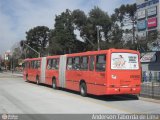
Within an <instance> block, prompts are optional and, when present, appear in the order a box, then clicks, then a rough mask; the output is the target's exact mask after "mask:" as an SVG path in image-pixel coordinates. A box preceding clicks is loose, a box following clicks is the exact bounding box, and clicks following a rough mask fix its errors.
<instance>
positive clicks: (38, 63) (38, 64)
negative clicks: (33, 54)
mask: <svg viewBox="0 0 160 120" xmlns="http://www.w3.org/2000/svg"><path fill="white" fill-rule="evenodd" d="M37 68H40V61H39V60H38V61H37Z"/></svg>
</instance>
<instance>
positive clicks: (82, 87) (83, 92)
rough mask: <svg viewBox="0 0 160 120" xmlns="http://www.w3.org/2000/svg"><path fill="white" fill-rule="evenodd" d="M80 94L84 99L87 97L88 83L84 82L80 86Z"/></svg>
mask: <svg viewBox="0 0 160 120" xmlns="http://www.w3.org/2000/svg"><path fill="white" fill-rule="evenodd" d="M80 94H81V95H82V96H83V97H86V96H87V86H86V83H84V82H82V83H81V84H80Z"/></svg>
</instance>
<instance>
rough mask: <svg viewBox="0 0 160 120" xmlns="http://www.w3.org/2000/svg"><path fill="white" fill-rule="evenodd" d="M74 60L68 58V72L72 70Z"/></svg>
mask: <svg viewBox="0 0 160 120" xmlns="http://www.w3.org/2000/svg"><path fill="white" fill-rule="evenodd" d="M72 64H73V58H68V60H67V70H72V67H73V66H72Z"/></svg>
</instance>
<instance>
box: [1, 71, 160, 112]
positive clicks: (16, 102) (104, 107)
mask: <svg viewBox="0 0 160 120" xmlns="http://www.w3.org/2000/svg"><path fill="white" fill-rule="evenodd" d="M0 113H13V114H17V113H28V114H30V113H31V114H37V113H40V114H42V113H44V114H45V113H48V114H50V113H60V114H61V113H86V114H87V113H90V114H92V113H158V114H159V113H160V102H159V103H153V102H147V101H143V100H135V99H133V98H127V97H126V98H125V97H124V96H123V97H122V96H120V97H119V96H112V97H109V96H108V97H107V96H100V97H96V96H89V97H81V96H80V95H79V94H78V93H76V92H71V91H66V90H53V89H52V88H51V87H48V86H44V85H39V86H38V85H36V84H34V83H28V82H25V81H24V80H23V79H22V77H19V76H18V77H17V76H15V75H11V74H7V73H0Z"/></svg>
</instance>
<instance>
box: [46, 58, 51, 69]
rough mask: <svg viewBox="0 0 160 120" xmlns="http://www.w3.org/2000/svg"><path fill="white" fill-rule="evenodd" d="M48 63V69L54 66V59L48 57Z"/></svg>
mask: <svg viewBox="0 0 160 120" xmlns="http://www.w3.org/2000/svg"><path fill="white" fill-rule="evenodd" d="M47 63H48V65H47V69H51V68H52V59H48V62H47Z"/></svg>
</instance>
